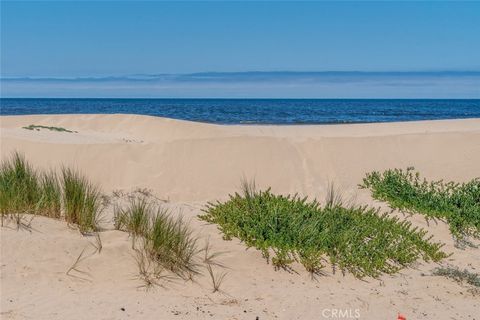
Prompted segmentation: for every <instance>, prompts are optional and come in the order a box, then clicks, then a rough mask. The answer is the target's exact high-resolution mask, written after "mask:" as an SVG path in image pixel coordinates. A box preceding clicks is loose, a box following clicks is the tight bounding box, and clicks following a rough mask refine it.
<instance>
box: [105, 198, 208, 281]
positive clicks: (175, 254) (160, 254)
mask: <svg viewBox="0 0 480 320" xmlns="http://www.w3.org/2000/svg"><path fill="white" fill-rule="evenodd" d="M114 217H115V219H114V220H115V221H114V222H115V228H116V229H118V230H122V231H127V232H129V233H130V235H132V240H133V241H132V246H135V243H136V239H137V238H138V237H142V239H143V241H142V246H141V248H140V249H138V250H140V252H141V254H142V255H143V258H142V261H143V260H144V259H145V257H148V258H149V259H151V260H152V261H154V262H155V263H157V264H158V265H160V266H161V267H162V269H165V270H168V271H171V272H172V273H174V274H176V275H178V276H180V277H181V278H184V279H191V278H192V277H193V276H195V275H196V274H198V273H199V270H198V269H199V264H198V261H199V258H198V257H197V255H198V253H199V250H198V247H197V238H196V237H194V236H193V235H192V232H191V231H190V229H189V227H188V225H187V224H186V223H185V222H184V221H183V219H182V217H178V218H175V217H173V216H171V215H170V214H169V213H168V211H167V210H166V209H164V208H162V207H161V206H160V205H155V204H154V203H152V202H151V201H150V200H149V199H148V198H147V197H140V198H138V197H134V198H131V199H130V200H129V203H128V204H127V205H126V206H125V207H117V208H116V209H115V212H114ZM143 265H145V262H143ZM140 269H141V268H140Z"/></svg>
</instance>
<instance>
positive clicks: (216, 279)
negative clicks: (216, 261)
mask: <svg viewBox="0 0 480 320" xmlns="http://www.w3.org/2000/svg"><path fill="white" fill-rule="evenodd" d="M207 270H208V274H209V275H210V280H211V281H212V292H213V293H215V292H217V291H220V286H221V285H222V283H223V281H224V280H225V277H226V276H227V273H226V272H220V273H216V274H215V273H214V271H213V268H212V266H211V265H209V264H207Z"/></svg>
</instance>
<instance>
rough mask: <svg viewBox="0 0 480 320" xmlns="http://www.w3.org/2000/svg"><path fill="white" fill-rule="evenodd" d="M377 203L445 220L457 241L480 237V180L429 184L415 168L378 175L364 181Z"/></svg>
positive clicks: (362, 186)
mask: <svg viewBox="0 0 480 320" xmlns="http://www.w3.org/2000/svg"><path fill="white" fill-rule="evenodd" d="M360 187H361V188H367V189H370V190H371V192H372V196H373V198H375V199H378V200H382V201H386V202H388V204H389V205H390V206H391V207H392V208H395V209H400V210H403V211H407V212H411V213H420V214H423V215H425V216H426V217H427V218H434V219H435V218H436V219H443V220H445V221H447V223H448V224H449V226H450V231H451V232H452V235H453V236H454V237H455V238H456V239H460V240H461V239H464V238H465V237H466V236H473V237H477V238H478V237H479V236H480V179H478V178H476V179H473V180H471V181H469V182H465V183H461V184H460V183H455V182H443V181H441V180H440V181H427V180H426V179H421V178H420V174H419V173H418V172H415V169H414V168H407V170H406V171H403V170H401V169H393V170H386V171H385V172H383V173H380V172H377V171H374V172H371V173H368V174H367V175H366V177H365V178H364V179H363V184H362V185H361V186H360Z"/></svg>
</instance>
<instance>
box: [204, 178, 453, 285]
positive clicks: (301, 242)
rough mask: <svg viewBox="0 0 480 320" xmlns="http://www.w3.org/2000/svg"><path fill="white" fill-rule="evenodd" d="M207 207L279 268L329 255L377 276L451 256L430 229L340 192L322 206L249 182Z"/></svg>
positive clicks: (313, 266) (314, 268)
mask: <svg viewBox="0 0 480 320" xmlns="http://www.w3.org/2000/svg"><path fill="white" fill-rule="evenodd" d="M331 191H333V189H332V190H331ZM204 211H205V214H204V215H201V216H200V218H201V219H203V220H205V221H208V222H210V223H216V224H218V225H219V228H220V230H221V231H222V232H223V233H224V238H225V239H226V240H229V239H231V238H232V237H237V238H239V239H240V240H242V241H244V242H245V243H246V245H247V246H248V247H255V248H257V249H259V250H261V251H262V253H263V255H264V257H265V258H267V260H271V261H272V263H273V264H274V265H275V266H276V267H277V268H278V267H282V268H289V267H290V264H291V263H292V262H294V261H298V262H300V263H301V264H303V266H304V267H305V268H306V269H307V270H308V271H309V272H312V273H319V272H320V271H321V269H322V268H323V267H324V266H325V261H328V262H330V263H331V265H332V266H333V267H334V268H339V269H340V270H341V271H342V272H345V271H349V272H351V273H352V274H353V275H354V276H356V277H359V278H361V277H364V276H372V277H377V276H379V275H380V274H381V273H388V274H391V273H395V272H397V271H398V270H399V269H401V268H404V267H407V266H410V265H411V264H413V263H414V262H415V261H417V260H418V259H423V260H425V261H430V260H433V261H439V260H441V259H443V258H445V257H446V256H447V255H446V254H445V253H444V252H442V251H441V247H442V244H439V243H435V242H432V241H431V237H428V236H427V232H426V231H424V230H421V229H418V228H416V227H412V225H411V223H410V222H408V221H400V220H399V219H398V218H394V217H389V216H388V215H387V214H380V212H379V211H378V210H377V209H372V208H368V207H362V206H354V205H351V206H348V207H347V206H344V205H343V204H342V201H341V200H340V197H339V196H338V194H337V195H335V194H334V192H330V194H329V201H328V202H327V205H325V206H323V207H322V206H321V205H320V203H319V202H317V201H316V200H313V201H308V200H307V198H300V197H298V196H297V195H294V196H282V195H275V194H273V193H272V192H271V191H270V189H267V190H266V191H256V190H255V187H254V185H252V184H244V187H243V192H242V193H241V194H239V193H235V194H234V195H230V199H229V200H228V201H226V202H216V203H209V204H208V206H207V207H206V209H205V210H204ZM270 258H271V259H270Z"/></svg>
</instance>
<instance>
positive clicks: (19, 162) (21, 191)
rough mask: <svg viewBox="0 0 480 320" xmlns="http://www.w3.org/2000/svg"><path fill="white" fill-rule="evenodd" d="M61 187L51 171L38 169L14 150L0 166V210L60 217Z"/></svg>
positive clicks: (14, 214)
mask: <svg viewBox="0 0 480 320" xmlns="http://www.w3.org/2000/svg"><path fill="white" fill-rule="evenodd" d="M60 201H61V190H60V187H59V184H58V179H57V177H56V175H55V173H54V172H40V173H39V172H37V171H36V170H35V169H34V168H33V167H32V166H31V165H30V164H29V163H28V162H27V161H26V160H25V157H24V156H23V155H21V154H19V153H17V152H15V153H13V155H12V156H11V158H10V159H6V160H4V161H3V162H2V164H1V166H0V212H1V215H2V222H3V219H4V218H5V217H9V216H10V217H16V218H15V220H17V222H19V221H20V220H21V219H20V217H21V216H22V215H24V214H39V215H45V216H49V217H54V218H58V217H60V206H61V205H60Z"/></svg>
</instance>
